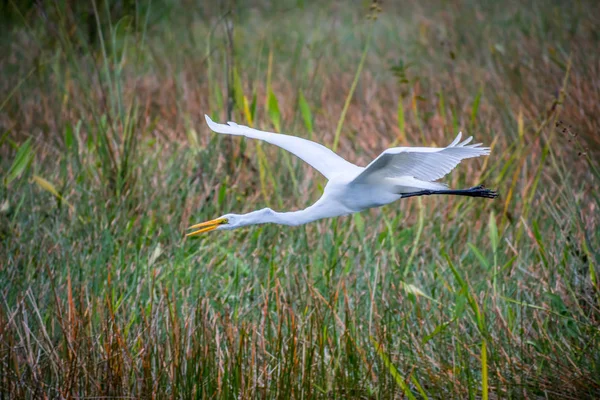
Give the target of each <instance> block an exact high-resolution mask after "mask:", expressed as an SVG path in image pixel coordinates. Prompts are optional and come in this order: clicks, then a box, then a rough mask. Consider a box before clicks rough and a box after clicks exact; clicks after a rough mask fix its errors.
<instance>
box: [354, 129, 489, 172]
mask: <svg viewBox="0 0 600 400" xmlns="http://www.w3.org/2000/svg"><path fill="white" fill-rule="evenodd" d="M461 137H462V133H460V132H459V133H458V135H457V136H456V139H454V141H453V142H452V143H450V145H448V147H442V148H437V147H393V148H391V149H387V150H385V151H384V152H383V153H381V155H380V156H379V157H377V158H376V159H375V160H373V162H371V163H370V164H369V165H367V167H366V168H365V170H364V171H362V172H361V173H360V174H359V175H358V176H357V177H356V179H355V181H354V182H355V183H366V182H372V183H375V182H377V181H383V180H384V179H386V178H396V177H399V176H409V177H413V178H415V179H418V180H422V181H426V182H432V181H435V180H438V179H440V178H443V177H444V176H445V175H447V174H448V173H449V172H450V171H452V170H453V169H454V168H456V166H457V165H458V164H459V163H460V162H461V161H462V160H464V159H467V158H472V157H479V156H485V155H488V154H490V149H489V147H480V146H481V143H478V144H473V145H469V143H470V142H471V140H473V137H472V136H471V137H469V138H468V139H467V140H465V141H464V142H460V139H461ZM459 142H460V143H459Z"/></svg>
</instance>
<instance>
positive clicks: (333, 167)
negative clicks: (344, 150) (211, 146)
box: [204, 115, 359, 179]
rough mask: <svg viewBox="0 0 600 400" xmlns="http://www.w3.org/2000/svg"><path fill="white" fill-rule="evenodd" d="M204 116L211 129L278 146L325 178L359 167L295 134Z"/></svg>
mask: <svg viewBox="0 0 600 400" xmlns="http://www.w3.org/2000/svg"><path fill="white" fill-rule="evenodd" d="M204 117H205V118H206V123H207V124H208V126H209V127H210V129H212V130H213V131H215V132H217V133H224V134H228V135H235V136H245V137H248V138H252V139H258V140H263V141H265V142H267V143H271V144H274V145H275V146H279V147H281V148H282V149H284V150H287V151H289V152H290V153H292V154H295V155H296V156H297V157H299V158H301V159H302V160H304V162H306V163H308V164H310V165H311V166H312V167H313V168H314V169H316V170H317V171H319V172H320V173H322V174H323V175H325V177H326V178H327V179H331V177H332V176H334V175H336V174H338V173H341V172H348V171H353V170H359V167H357V166H356V165H354V164H352V163H349V162H348V161H346V160H344V159H343V158H342V157H340V156H338V155H337V154H335V153H334V152H333V151H331V150H329V149H328V148H327V147H325V146H323V145H320V144H319V143H315V142H312V141H310V140H306V139H302V138H299V137H296V136H289V135H282V134H279V133H273V132H264V131H259V130H258V129H253V128H249V127H247V126H243V125H238V124H236V123H235V122H228V123H227V124H228V125H225V124H218V123H216V122H214V121H213V120H212V119H210V117H209V116H208V115H205V116H204Z"/></svg>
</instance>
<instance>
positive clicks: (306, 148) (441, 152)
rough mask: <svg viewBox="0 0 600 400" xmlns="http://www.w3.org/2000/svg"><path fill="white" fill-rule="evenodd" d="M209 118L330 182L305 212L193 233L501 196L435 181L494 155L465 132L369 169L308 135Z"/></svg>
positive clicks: (264, 215)
mask: <svg viewBox="0 0 600 400" xmlns="http://www.w3.org/2000/svg"><path fill="white" fill-rule="evenodd" d="M206 122H207V123H208V126H209V127H210V129H212V130H213V131H215V132H217V133H222V134H228V135H237V136H245V137H248V138H252V139H258V140H263V141H265V142H268V143H271V144H274V145H276V146H279V147H281V148H282V149H285V150H287V151H289V152H290V153H292V154H295V155H296V156H298V157H299V158H301V159H302V160H304V161H305V162H307V163H308V164H310V165H311V166H312V167H313V168H315V169H316V170H318V171H319V172H320V173H322V174H323V175H324V176H325V177H326V178H327V179H328V180H329V182H328V183H327V186H326V187H325V190H324V192H323V195H322V196H321V198H320V199H319V200H317V202H316V203H314V204H313V205H311V206H310V207H307V208H305V209H303V210H298V211H292V212H276V211H273V210H271V209H270V208H265V209H262V210H258V211H253V212H250V213H247V214H242V215H238V214H226V215H224V216H222V217H220V218H217V219H214V220H211V221H208V222H205V223H202V224H197V225H194V226H193V227H192V228H193V229H196V231H194V232H192V233H190V234H189V235H197V234H200V233H202V232H207V231H209V230H213V229H234V228H238V227H241V226H246V225H253V224H262V223H276V224H284V225H292V226H293V225H300V224H305V223H308V222H311V221H315V220H318V219H321V218H328V217H335V216H340V215H346V214H351V213H354V212H359V211H362V210H365V209H368V208H372V207H378V206H381V205H384V204H388V203H391V202H394V201H396V200H398V199H400V198H402V197H410V196H415V195H429V194H448V195H463V196H472V197H486V198H494V197H496V196H497V194H496V193H495V192H494V191H491V190H488V189H484V188H483V187H475V188H471V189H465V190H446V186H445V185H443V184H441V183H439V182H435V181H436V180H437V179H440V178H442V177H443V176H445V175H446V174H448V173H449V172H450V171H452V170H453V169H454V168H455V167H456V166H457V165H458V164H459V163H460V162H461V161H462V160H464V159H466V158H472V157H479V156H484V155H488V154H489V153H490V149H489V148H488V147H480V146H481V144H474V145H469V143H470V142H471V140H472V137H469V138H468V139H467V140H465V141H463V142H461V141H460V140H461V138H462V134H461V133H459V134H458V136H457V137H456V139H454V141H453V142H452V143H450V145H448V147H443V148H435V147H395V148H391V149H387V150H386V151H384V152H383V153H381V155H380V156H379V157H377V158H376V159H375V160H373V162H371V163H370V164H369V165H367V167H359V166H357V165H354V164H352V163H349V162H348V161H346V160H344V159H343V158H342V157H340V156H338V155H337V154H335V153H334V152H333V151H331V150H329V149H328V148H327V147H325V146H323V145H320V144H318V143H315V142H312V141H310V140H307V139H302V138H299V137H295V136H288V135H282V134H279V133H273V132H264V131H260V130H258V129H253V128H249V127H247V126H242V125H238V124H236V123H235V122H229V123H228V125H225V124H218V123H215V122H213V121H212V120H211V119H210V118H209V117H208V116H206Z"/></svg>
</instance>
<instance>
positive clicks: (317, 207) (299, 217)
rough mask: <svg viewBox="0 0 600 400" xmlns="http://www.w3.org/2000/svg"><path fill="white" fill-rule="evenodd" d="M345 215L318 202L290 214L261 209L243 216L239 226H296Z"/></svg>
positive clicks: (343, 212) (341, 211) (342, 211)
mask: <svg viewBox="0 0 600 400" xmlns="http://www.w3.org/2000/svg"><path fill="white" fill-rule="evenodd" d="M345 214H347V212H345V211H344V210H339V209H331V207H327V206H325V205H324V204H320V202H317V203H315V204H313V205H312V206H310V207H308V208H305V209H304V210H298V211H291V212H277V211H273V210H271V209H270V208H263V209H262V210H258V211H253V212H250V213H248V214H244V215H243V217H244V219H243V222H242V223H241V224H240V226H242V225H256V224H268V223H273V224H280V225H289V226H297V225H303V224H307V223H309V222H313V221H316V220H318V219H322V218H328V217H337V216H340V215H345Z"/></svg>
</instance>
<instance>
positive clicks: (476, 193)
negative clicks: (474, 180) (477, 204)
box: [402, 185, 498, 199]
mask: <svg viewBox="0 0 600 400" xmlns="http://www.w3.org/2000/svg"><path fill="white" fill-rule="evenodd" d="M432 194H449V195H454V196H469V197H485V198H487V199H495V198H496V197H498V193H496V192H495V191H493V190H490V189H486V188H484V187H483V186H482V185H479V186H475V187H472V188H469V189H458V190H451V189H448V190H421V191H419V192H413V193H402V198H403V199H404V198H406V197H414V196H429V195H432Z"/></svg>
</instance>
